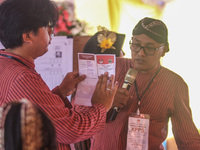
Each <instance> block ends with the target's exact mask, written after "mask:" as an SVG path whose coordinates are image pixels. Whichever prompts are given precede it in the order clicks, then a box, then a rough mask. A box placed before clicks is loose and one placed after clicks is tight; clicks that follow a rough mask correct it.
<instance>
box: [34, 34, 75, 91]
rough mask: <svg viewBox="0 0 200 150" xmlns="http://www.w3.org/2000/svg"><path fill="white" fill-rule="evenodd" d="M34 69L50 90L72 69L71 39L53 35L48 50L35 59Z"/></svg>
mask: <svg viewBox="0 0 200 150" xmlns="http://www.w3.org/2000/svg"><path fill="white" fill-rule="evenodd" d="M35 69H36V71H37V72H38V73H39V74H40V75H41V77H42V78H43V80H44V81H45V82H46V84H47V85H48V86H49V88H50V89H51V90H52V89H53V88H54V87H56V86H58V85H60V83H61V82H62V80H63V78H64V77H65V75H66V74H67V73H68V72H72V69H73V39H72V38H67V37H66V36H53V37H52V41H51V44H50V45H49V47H48V52H47V53H45V54H44V55H43V56H41V57H38V58H37V59H36V60H35Z"/></svg>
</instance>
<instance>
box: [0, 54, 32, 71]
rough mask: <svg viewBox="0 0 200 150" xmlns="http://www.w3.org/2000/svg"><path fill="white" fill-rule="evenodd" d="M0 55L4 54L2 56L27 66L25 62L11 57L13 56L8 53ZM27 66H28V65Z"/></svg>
mask: <svg viewBox="0 0 200 150" xmlns="http://www.w3.org/2000/svg"><path fill="white" fill-rule="evenodd" d="M0 56H4V57H7V58H10V59H13V60H15V61H18V62H19V63H21V64H23V65H24V66H26V67H28V66H27V65H26V64H25V63H23V62H22V61H21V60H19V59H17V58H15V57H13V56H10V55H5V54H0ZM28 68H29V67H28Z"/></svg>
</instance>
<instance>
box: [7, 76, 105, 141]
mask: <svg viewBox="0 0 200 150" xmlns="http://www.w3.org/2000/svg"><path fill="white" fill-rule="evenodd" d="M21 98H26V99H28V100H30V101H32V102H33V103H35V104H36V105H37V106H39V107H40V108H41V109H42V110H43V111H44V112H45V113H46V114H47V115H48V116H49V117H50V118H51V120H52V121H53V123H54V125H55V129H56V133H57V141H58V142H60V143H64V144H70V143H76V142H78V141H82V140H85V139H87V138H90V137H91V136H92V135H94V134H95V133H97V132H99V131H101V130H102V129H103V128H104V126H105V123H106V109H105V107H104V106H103V105H102V104H96V105H93V106H91V107H89V108H87V111H83V112H77V111H74V110H73V109H71V104H70V102H69V101H68V100H67V99H66V98H63V97H62V96H61V93H60V91H59V88H58V87H56V88H55V89H53V90H52V91H51V90H50V89H49V88H48V86H47V85H46V84H45V82H44V81H43V80H42V78H41V77H40V75H39V74H37V73H35V72H23V73H21V74H19V75H18V76H17V77H16V79H15V80H13V83H12V85H11V87H10V90H9V93H8V97H7V99H8V100H12V99H21Z"/></svg>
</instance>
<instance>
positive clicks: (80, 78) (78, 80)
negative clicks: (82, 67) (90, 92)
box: [74, 75, 86, 84]
mask: <svg viewBox="0 0 200 150" xmlns="http://www.w3.org/2000/svg"><path fill="white" fill-rule="evenodd" d="M85 78H86V75H81V76H78V77H77V78H76V79H75V81H74V82H75V83H76V84H78V83H80V82H81V81H83V80H85Z"/></svg>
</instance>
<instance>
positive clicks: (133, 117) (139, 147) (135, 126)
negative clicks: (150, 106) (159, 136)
mask: <svg viewBox="0 0 200 150" xmlns="http://www.w3.org/2000/svg"><path fill="white" fill-rule="evenodd" d="M149 118H150V116H149V115H147V114H140V115H137V114H135V113H132V114H130V116H129V119H128V133H127V146H126V150H148V138H149Z"/></svg>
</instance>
